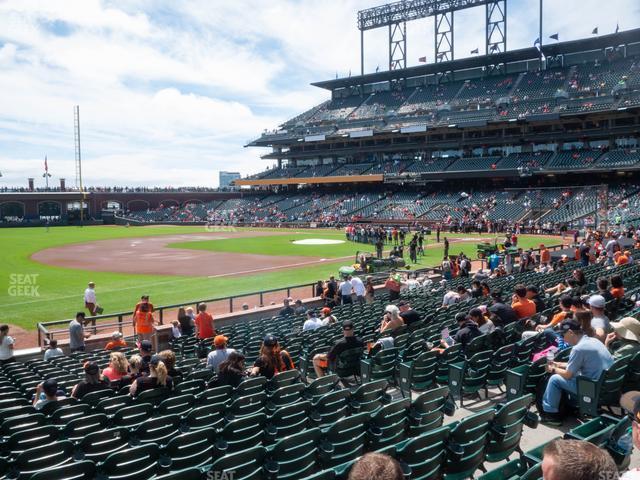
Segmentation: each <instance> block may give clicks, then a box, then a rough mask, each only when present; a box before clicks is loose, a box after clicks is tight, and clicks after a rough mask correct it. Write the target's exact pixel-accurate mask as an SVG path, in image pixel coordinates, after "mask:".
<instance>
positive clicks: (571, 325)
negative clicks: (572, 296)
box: [560, 318, 582, 334]
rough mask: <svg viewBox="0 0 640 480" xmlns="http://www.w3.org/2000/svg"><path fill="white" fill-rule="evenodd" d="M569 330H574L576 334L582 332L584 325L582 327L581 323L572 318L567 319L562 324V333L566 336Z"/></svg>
mask: <svg viewBox="0 0 640 480" xmlns="http://www.w3.org/2000/svg"><path fill="white" fill-rule="evenodd" d="M569 330H572V331H574V332H581V331H582V325H580V322H577V321H576V320H574V319H572V318H567V319H566V320H563V321H562V323H561V324H560V333H563V334H564V333H567V332H568V331H569Z"/></svg>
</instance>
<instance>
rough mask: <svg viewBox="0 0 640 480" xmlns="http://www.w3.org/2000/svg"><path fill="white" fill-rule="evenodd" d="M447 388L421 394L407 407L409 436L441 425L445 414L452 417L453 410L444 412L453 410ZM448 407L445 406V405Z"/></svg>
mask: <svg viewBox="0 0 640 480" xmlns="http://www.w3.org/2000/svg"><path fill="white" fill-rule="evenodd" d="M448 399H449V387H438V388H434V389H432V390H427V391H426V392H423V393H421V394H420V395H418V397H417V398H416V399H415V400H414V401H413V402H412V403H411V406H410V407H409V414H408V418H409V434H410V436H416V435H419V434H422V433H425V432H428V431H430V430H433V429H435V428H438V427H440V426H441V425H442V422H443V420H444V415H445V413H447V414H449V415H453V410H450V411H447V412H445V410H447V409H448V408H453V409H455V405H454V404H453V402H452V401H449V400H448ZM448 403H450V404H449V406H447V404H448Z"/></svg>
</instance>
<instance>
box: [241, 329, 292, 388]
mask: <svg viewBox="0 0 640 480" xmlns="http://www.w3.org/2000/svg"><path fill="white" fill-rule="evenodd" d="M294 368H295V366H294V364H293V360H291V357H290V356H289V352H287V351H286V350H282V349H281V348H280V344H279V343H278V339H277V338H276V337H275V336H273V335H267V336H266V337H264V340H263V341H262V347H261V348H260V355H259V356H258V359H257V360H256V361H255V363H254V364H253V368H252V369H251V375H262V376H263V377H266V378H272V377H273V376H274V375H275V374H276V373H280V372H284V371H287V370H293V369H294Z"/></svg>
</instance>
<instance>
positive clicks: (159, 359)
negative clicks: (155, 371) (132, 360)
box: [149, 355, 162, 367]
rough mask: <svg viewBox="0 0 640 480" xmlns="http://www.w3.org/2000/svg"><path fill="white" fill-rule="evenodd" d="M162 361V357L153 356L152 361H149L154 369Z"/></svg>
mask: <svg viewBox="0 0 640 480" xmlns="http://www.w3.org/2000/svg"><path fill="white" fill-rule="evenodd" d="M161 361H162V358H161V357H160V355H153V356H152V357H151V360H149V365H153V366H154V367H155V366H157V365H158V363H160V362H161Z"/></svg>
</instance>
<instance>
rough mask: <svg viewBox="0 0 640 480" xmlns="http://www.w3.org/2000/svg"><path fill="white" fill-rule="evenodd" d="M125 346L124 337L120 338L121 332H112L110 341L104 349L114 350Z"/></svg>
mask: <svg viewBox="0 0 640 480" xmlns="http://www.w3.org/2000/svg"><path fill="white" fill-rule="evenodd" d="M126 346H127V342H125V341H124V339H123V338H122V333H120V332H113V333H112V334H111V341H110V342H109V343H107V345H106V346H105V347H104V349H105V350H114V349H120V348H125V347H126Z"/></svg>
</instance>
